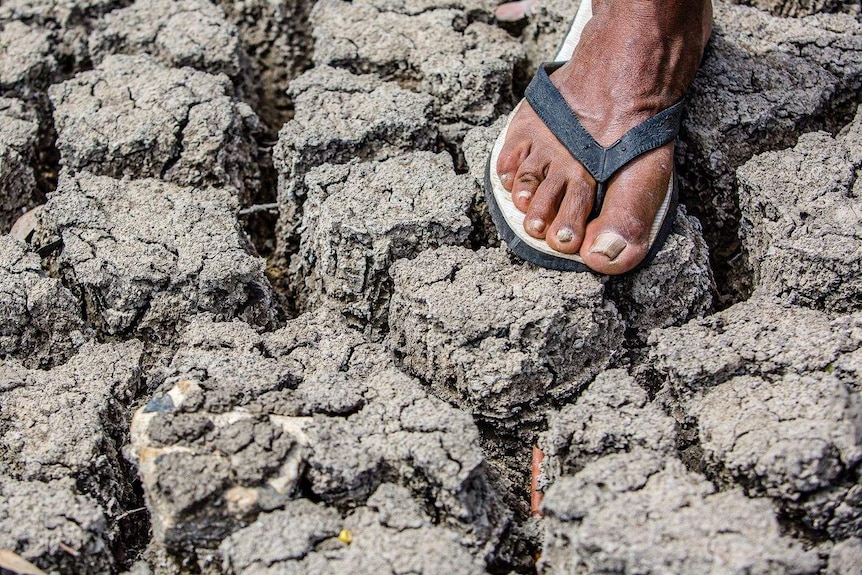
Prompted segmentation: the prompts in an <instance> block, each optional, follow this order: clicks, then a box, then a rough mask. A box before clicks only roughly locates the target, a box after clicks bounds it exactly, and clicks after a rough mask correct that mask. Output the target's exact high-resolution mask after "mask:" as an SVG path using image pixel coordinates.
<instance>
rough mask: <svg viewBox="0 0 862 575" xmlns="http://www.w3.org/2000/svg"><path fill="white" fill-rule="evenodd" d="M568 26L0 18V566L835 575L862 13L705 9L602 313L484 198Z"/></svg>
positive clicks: (480, 19)
mask: <svg viewBox="0 0 862 575" xmlns="http://www.w3.org/2000/svg"><path fill="white" fill-rule="evenodd" d="M576 5H577V1H575V2H563V1H562V0H546V1H543V2H541V4H540V5H539V6H538V7H537V8H536V9H535V11H534V13H533V14H532V15H531V16H530V17H529V18H528V19H527V20H525V21H523V22H521V23H517V24H515V25H509V24H507V25H506V28H505V29H504V28H502V27H500V26H498V25H497V23H496V22H495V21H494V18H493V12H494V9H495V8H496V2H489V1H488V0H353V1H352V2H345V1H342V0H319V1H317V2H304V1H302V2H300V1H297V2H290V3H288V2H271V1H269V0H242V1H239V0H236V1H234V0H218V1H210V0H181V1H176V2H174V1H168V0H67V1H58V0H8V1H7V0H4V1H3V2H0V189H1V190H2V193H3V195H2V201H0V232H2V233H3V234H5V235H3V236H2V237H0V550H3V551H7V552H11V553H14V554H17V555H19V556H20V557H22V558H23V559H26V560H27V561H30V562H32V563H33V564H34V565H36V566H38V567H39V568H40V569H41V570H43V571H44V572H51V573H124V572H128V573H136V574H145V573H146V574H153V573H158V574H181V573H205V574H233V573H237V574H238V573H244V574H253V573H266V574H273V575H274V574H282V573H284V574H288V573H297V574H299V573H303V574H305V573H319V574H328V573H359V574H362V573H367V574H374V575H382V574H389V573H391V574H393V575H395V574H403V573H415V574H425V575H431V574H441V575H442V574H450V573H465V574H466V573H491V574H496V573H535V572H536V571H537V570H538V572H540V573H543V574H557V573H560V574H562V573H597V574H598V573H604V574H607V573H615V574H621V575H622V574H626V575H627V574H631V575H634V574H641V573H651V574H664V573H668V574H670V573H717V574H718V573H721V574H725V573H727V574H743V573H788V574H791V573H792V574H803V573H804V574H808V573H811V574H824V575H825V574H841V575H844V574H849V573H855V572H858V571H860V569H862V539H860V535H862V487H860V485H862V400H860V395H859V394H860V391H862V299H860V296H859V293H860V288H862V266H860V261H862V236H860V231H859V230H860V223H862V222H860V219H859V218H860V213H862V206H860V205H858V203H859V202H858V196H859V194H860V187H859V175H860V173H862V112H860V111H857V107H858V103H859V100H860V88H862V58H860V56H862V20H860V18H862V16H860V11H859V7H858V3H853V2H846V1H842V0H744V1H743V0H740V1H739V2H735V3H727V2H725V1H718V0H716V2H715V13H716V19H715V20H716V21H715V34H714V38H713V40H712V42H711V44H710V46H709V48H708V50H707V54H706V57H705V59H704V62H703V66H702V69H701V71H700V72H699V74H698V77H697V79H696V81H695V84H694V86H693V87H692V89H691V91H690V95H689V101H688V107H687V114H686V118H685V120H684V125H683V130H682V133H681V135H680V139H679V147H678V149H679V153H678V162H679V167H680V174H681V176H682V178H683V198H682V199H683V204H684V206H681V207H680V208H679V213H678V214H677V219H676V223H675V226H674V233H673V234H672V235H671V236H670V237H669V238H668V241H667V243H666V245H665V247H664V248H663V249H662V250H661V251H660V253H659V254H658V255H657V257H656V259H655V260H654V262H653V263H652V265H651V266H649V267H648V268H647V269H644V270H641V271H639V272H637V273H636V274H633V275H631V276H628V277H624V278H602V277H597V276H594V275H591V274H564V273H559V272H553V271H549V270H543V269H538V268H536V267H534V266H531V265H529V264H525V263H523V262H519V261H517V260H516V259H515V258H513V257H512V256H511V255H510V254H509V253H508V252H507V251H506V250H505V249H504V248H502V247H501V246H500V242H499V240H498V239H497V235H496V232H495V230H494V228H493V225H492V224H491V222H490V220H489V217H488V214H487V208H486V206H485V202H484V198H483V191H482V186H483V179H484V171H485V162H486V158H487V156H488V153H489V150H490V146H491V145H492V143H493V141H494V139H495V138H496V136H497V134H498V132H499V130H500V128H501V126H502V122H503V121H504V118H505V115H506V113H507V112H508V111H509V110H510V109H511V108H512V106H513V105H514V104H515V102H516V101H517V99H518V98H519V97H520V95H521V94H520V91H522V90H523V87H524V78H525V77H527V76H526V75H527V74H528V73H529V71H530V69H531V68H532V67H534V66H535V65H536V64H537V63H538V62H539V61H541V60H544V59H546V58H547V55H548V53H549V52H551V51H553V49H554V48H555V46H556V43H557V42H558V40H559V38H560V37H561V35H562V34H563V33H564V32H565V30H566V29H567V27H568V23H569V21H570V19H571V17H572V15H573V14H574V12H575V9H576V7H577V6H576ZM34 208H36V209H34ZM273 210H274V211H273ZM276 212H277V213H276ZM261 214H263V215H262V216H261ZM13 224H14V229H13ZM7 232H8V233H7ZM254 246H259V247H265V248H266V249H267V250H268V251H267V252H266V253H258V252H257V251H256V249H255V247H254ZM533 444H537V445H538V446H539V447H541V448H542V450H543V451H544V453H545V459H544V461H543V463H542V465H541V467H540V475H539V477H538V484H539V489H540V490H541V491H543V492H544V493H545V499H544V504H543V513H544V518H542V519H537V518H530V517H529V490H528V488H527V486H528V485H529V479H530V477H529V463H530V450H531V446H532V445H533ZM0 570H2V569H0Z"/></svg>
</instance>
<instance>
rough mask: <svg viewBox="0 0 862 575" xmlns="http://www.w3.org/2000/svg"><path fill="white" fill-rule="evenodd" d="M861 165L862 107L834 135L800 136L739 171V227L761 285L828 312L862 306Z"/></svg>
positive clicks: (781, 295)
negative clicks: (787, 147)
mask: <svg viewBox="0 0 862 575" xmlns="http://www.w3.org/2000/svg"><path fill="white" fill-rule="evenodd" d="M860 167H862V112H860V113H859V115H857V117H856V120H855V121H854V123H853V124H852V125H851V126H850V127H849V128H848V131H847V132H846V133H845V134H843V135H841V136H839V137H838V138H833V137H832V136H830V135H829V134H825V133H822V132H819V133H814V134H805V135H803V136H802V137H801V138H800V139H799V143H798V144H797V145H796V146H795V147H794V148H793V149H792V150H783V151H780V152H769V153H766V154H763V155H761V156H757V157H755V158H754V159H752V160H751V161H749V162H748V163H747V164H745V165H744V166H743V167H742V168H740V169H739V171H738V172H737V175H738V178H739V192H740V193H739V199H740V207H741V209H742V212H743V220H742V222H741V224H740V228H741V232H742V239H743V243H744V245H745V247H746V249H747V250H748V252H749V256H750V261H751V263H752V265H753V267H754V269H755V272H756V280H757V282H758V284H759V289H761V290H762V291H764V292H767V293H769V294H772V295H776V296H778V297H780V298H782V299H784V300H786V301H787V302H789V303H793V304H798V305H806V306H811V307H816V308H819V309H824V310H829V311H833V310H837V311H847V310H854V309H859V308H860V307H862V250H860V249H859V246H860V241H862V199H860V195H862V183H860V181H859V179H858V177H857V172H858V170H859V168H860Z"/></svg>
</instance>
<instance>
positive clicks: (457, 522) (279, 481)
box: [131, 309, 508, 572]
mask: <svg viewBox="0 0 862 575" xmlns="http://www.w3.org/2000/svg"><path fill="white" fill-rule="evenodd" d="M150 381H152V382H155V381H160V382H162V383H160V384H159V387H158V391H157V392H156V393H155V395H153V396H152V397H151V399H150V400H149V401H148V403H147V404H146V405H145V406H144V407H142V408H141V409H139V410H138V412H137V414H136V415H135V417H134V419H133V422H132V449H131V454H132V457H133V459H134V460H135V462H136V464H137V466H138V470H139V473H140V475H141V479H142V481H143V484H144V487H145V491H146V493H147V500H148V504H149V507H150V509H151V511H152V513H153V527H154V531H155V536H156V540H157V541H158V542H159V543H162V544H164V545H167V546H168V547H169V548H171V549H175V550H177V549H185V550H186V551H189V550H194V549H195V548H201V549H200V550H198V553H199V554H200V553H203V549H205V548H206V547H213V546H215V545H218V543H219V541H222V540H224V539H225V537H227V536H228V535H230V534H231V533H232V532H235V531H237V530H238V529H240V528H243V527H245V526H246V525H249V527H247V528H246V529H245V530H244V531H239V532H237V533H236V534H235V535H233V536H231V537H230V538H229V539H227V540H225V542H224V543H223V544H222V547H221V552H222V553H223V554H224V558H225V561H229V562H231V563H232V564H234V565H235V566H236V568H237V569H239V570H240V571H242V570H243V569H245V568H247V567H249V566H250V565H252V564H254V563H255V562H261V561H262V562H265V563H268V562H270V561H274V559H271V558H268V556H267V553H269V552H267V551H265V550H262V549H259V550H258V551H257V552H256V553H257V554H251V555H250V553H251V551H250V550H249V549H248V546H249V545H250V543H249V542H247V540H246V538H247V537H249V536H250V534H253V533H257V532H260V531H261V530H263V531H268V530H269V529H270V527H268V526H269V525H271V524H272V522H273V521H279V519H278V518H279V517H291V516H293V515H294V514H293V513H289V511H290V510H292V509H297V510H306V512H307V513H312V511H308V510H313V515H314V514H316V515H318V516H320V517H322V518H325V517H334V518H336V523H338V524H340V521H341V515H340V514H339V513H338V512H337V511H336V509H341V510H347V509H350V508H353V507H356V506H362V505H367V506H368V507H369V508H371V509H376V510H377V511H378V513H379V514H380V517H378V518H376V519H375V518H374V516H373V515H371V516H366V515H367V514H368V513H370V511H366V512H365V513H364V514H363V513H360V512H356V513H355V514H354V515H353V516H352V518H351V519H349V520H348V524H349V525H353V524H355V525H356V531H357V533H356V537H357V539H358V538H359V537H360V536H362V537H364V538H371V539H377V537H375V536H373V535H372V534H373V533H375V531H380V530H382V533H381V537H380V541H379V542H377V543H372V545H376V544H383V545H386V546H387V547H389V548H390V551H389V553H394V552H395V548H394V547H392V546H393V545H396V547H397V542H398V541H403V543H404V544H405V545H418V544H419V543H420V542H421V541H422V539H423V538H422V537H421V535H422V534H428V536H429V537H431V538H432V539H435V538H436V539H438V540H440V542H441V543H440V544H443V542H445V541H447V540H448V541H450V542H454V541H457V542H459V543H460V545H462V546H464V547H459V546H458V545H456V549H460V551H457V552H454V553H455V554H456V555H458V554H459V553H460V555H462V556H463V557H462V560H463V561H466V564H474V563H475V564H476V565H479V566H484V559H483V558H484V557H485V555H486V554H490V553H492V552H493V551H494V548H495V546H496V545H497V544H498V542H499V541H498V540H499V537H500V534H501V533H502V531H503V530H504V529H505V527H506V524H507V521H508V519H507V513H506V512H505V510H504V509H503V508H502V506H501V505H500V504H499V503H498V502H497V499H496V495H495V494H494V493H493V492H492V491H491V490H490V488H489V486H488V483H487V480H486V477H485V460H484V457H483V454H482V451H481V449H480V448H479V445H478V442H479V434H478V430H476V428H475V426H474V424H473V422H472V421H471V419H470V417H469V416H468V415H467V414H465V413H463V412H461V411H459V410H457V409H455V408H453V407H450V406H447V405H446V404H445V403H443V402H442V401H440V400H439V399H436V398H433V397H431V396H429V395H428V394H427V393H426V392H425V391H424V390H423V388H422V386H421V385H420V384H419V383H418V382H417V381H416V380H414V379H412V378H410V377H408V376H406V375H404V374H402V373H400V372H399V371H397V370H396V369H395V368H394V366H393V365H392V361H391V358H390V357H389V355H388V354H387V353H386V351H385V349H384V348H382V347H381V346H379V345H373V344H367V343H365V340H364V338H363V337H362V335H361V333H360V332H358V331H354V330H352V329H351V328H349V327H347V325H346V324H345V323H344V321H343V320H342V319H341V318H340V316H339V314H338V313H337V312H334V311H331V310H326V309H323V310H320V311H318V312H316V313H315V314H307V315H303V316H300V317H299V318H297V319H295V320H291V321H290V322H288V323H287V325H286V326H285V327H283V328H282V329H280V330H277V331H275V332H271V333H269V334H263V335H261V334H258V333H257V332H255V331H254V330H253V329H252V328H251V327H249V326H247V325H245V324H243V323H240V322H232V323H213V322H211V321H210V320H208V319H204V318H201V319H200V320H197V321H195V322H193V323H192V324H191V325H190V327H189V328H188V330H187V331H186V332H185V334H184V335H183V338H182V340H181V343H180V348H179V351H178V352H177V354H176V355H175V357H174V359H173V362H172V363H171V365H170V366H168V367H166V368H157V369H156V370H155V372H154V373H153V374H151V375H150ZM191 477H198V478H200V477H206V478H207V479H206V481H198V480H195V481H190V478H191ZM300 480H302V484H300ZM393 482H394V483H397V484H400V485H401V486H402V487H396V486H394V485H388V484H389V483H393ZM387 485H388V486H387ZM381 490H383V492H384V493H383V494H382V493H381ZM375 491H376V492H377V494H376V495H373V494H374V493H375ZM392 491H395V493H390V492H392ZM386 493H389V495H386ZM396 495H397V497H396ZM390 496H391V497H390ZM297 498H300V499H301V500H300V501H295V499H297ZM304 498H309V499H311V500H312V501H321V502H322V503H325V504H327V505H330V506H333V508H324V507H323V506H315V505H312V503H310V502H308V501H305V499H304ZM390 498H391V499H392V500H393V501H392V502H391V503H390V502H388V501H387V500H388V499H390ZM396 504H397V505H401V506H406V507H407V508H408V509H409V508H415V509H417V510H423V511H421V512H419V513H418V514H417V516H418V517H419V519H417V521H418V522H419V523H418V524H417V525H415V526H413V523H411V521H412V519H410V518H409V517H410V516H409V515H405V516H404V517H401V516H399V514H398V513H396V512H395V511H388V512H387V511H386V509H385V508H386V507H387V506H390V505H396ZM280 508H285V509H286V511H282V512H277V513H276V514H273V515H266V514H263V515H260V516H258V514H260V513H261V512H268V511H273V510H276V509H280ZM429 512H430V513H431V515H430V516H428V515H426V514H427V513H429ZM301 517H302V513H301V512H299V511H297V516H296V517H295V520H296V521H298V523H297V525H302V526H303V529H309V530H311V531H310V533H309V534H308V535H307V536H305V535H303V536H301V537H300V536H299V535H298V534H296V533H294V532H293V530H291V529H288V525H290V524H286V525H285V526H283V527H280V528H279V530H280V532H281V533H282V535H277V537H276V539H274V540H273V541H272V551H271V552H272V553H282V552H284V555H282V556H280V559H281V560H282V561H284V562H287V563H286V564H285V565H283V566H281V567H278V568H275V567H274V569H276V571H278V570H279V569H288V570H289V569H293V570H295V571H297V572H302V569H303V568H304V567H303V565H304V564H303V563H301V560H302V558H303V557H304V556H305V555H306V554H307V553H308V552H310V551H311V548H313V547H314V545H315V543H316V541H317V539H316V538H318V537H321V536H320V535H315V534H316V533H320V532H321V530H322V533H324V534H325V535H324V536H323V538H330V539H331V538H332V537H334V536H337V535H338V530H337V529H336V530H335V531H334V532H331V531H332V530H331V529H327V528H326V527H325V525H326V522H325V521H324V520H323V519H319V520H317V521H318V522H319V523H315V522H311V523H309V522H308V521H311V520H310V519H309V520H305V519H301ZM387 517H390V518H389V519H387ZM256 518H257V519H256ZM372 519H374V520H373V521H371V520H372ZM399 520H404V521H408V523H410V524H409V525H404V526H399V525H398V524H397V522H398V521H399ZM369 521H370V522H369ZM387 521H389V522H392V523H393V525H392V526H391V528H392V529H393V530H396V531H397V530H399V527H400V528H401V529H408V528H414V527H415V528H416V529H420V528H421V530H420V531H418V532H417V533H415V534H412V535H411V534H409V533H407V534H398V533H395V532H390V531H389V530H387V529H385V527H386V526H387ZM351 522H352V523H351ZM378 523H379V524H380V525H377V524H378ZM347 528H349V527H347ZM363 529H369V530H370V532H369V533H368V534H364V531H363ZM360 534H364V535H360ZM384 536H385V537H384ZM278 537H286V538H290V537H295V538H297V539H299V540H300V541H302V540H306V539H307V542H306V543H304V544H305V545H307V546H309V548H308V549H305V550H304V551H303V550H302V549H300V550H298V551H297V552H296V553H297V554H296V555H291V554H290V552H287V551H286V550H287V549H292V548H293V547H294V546H295V545H297V544H298V543H291V542H290V541H292V540H289V541H285V542H284V543H281V541H282V540H281V539H279V538H278ZM386 537H388V538H392V539H394V541H395V542H396V543H389V544H387V543H383V541H384V540H385V538H386ZM252 540H253V539H252ZM451 544H452V543H450V545H451ZM282 545H283V547H282ZM361 549H363V545H362V544H361V543H360V545H358V546H357V550H356V552H357V553H359V550H361ZM371 549H372V550H373V549H375V548H374V547H372V548H371ZM467 549H473V554H472V556H471V554H469V553H468V552H467ZM372 550H369V551H366V552H365V553H374V552H373V551H372ZM213 552H214V551H213ZM261 553H262V555H261ZM426 553H427V552H426ZM363 556H365V555H363V554H362V553H359V558H361V557H363ZM359 558H357V557H355V556H353V555H349V556H348V557H345V558H343V559H341V560H344V561H354V562H355V561H357V560H359ZM309 559H310V558H309ZM318 560H319V561H320V560H322V557H321V558H318ZM333 560H334V559H333ZM418 560H419V559H417V561H418ZM422 561H424V562H425V563H428V564H429V565H430V558H426V559H424V560H422ZM334 566H335V564H333V567H334ZM249 568H250V567H249Z"/></svg>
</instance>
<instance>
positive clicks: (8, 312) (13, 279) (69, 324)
mask: <svg viewBox="0 0 862 575" xmlns="http://www.w3.org/2000/svg"><path fill="white" fill-rule="evenodd" d="M0 294H2V297H0V317H2V318H3V321H2V323H0V358H7V357H15V358H17V359H18V360H19V361H22V362H24V363H25V364H26V365H27V366H28V367H51V366H53V365H56V364H60V363H63V362H64V361H65V360H66V359H68V358H69V357H71V356H72V355H73V354H74V353H75V351H76V350H77V349H78V348H79V347H80V346H81V345H82V344H83V343H84V342H85V341H86V340H87V339H89V338H91V337H92V335H93V333H92V330H91V329H90V328H89V327H88V326H87V325H86V323H85V322H84V320H83V318H82V317H81V313H80V310H79V303H78V300H77V299H75V297H74V296H73V295H72V292H70V291H69V290H68V289H66V288H65V287H63V284H61V283H60V281H59V280H57V279H54V278H50V277H47V276H46V275H45V273H44V272H43V271H42V267H41V263H40V260H39V256H38V255H36V254H35V253H32V252H29V251H27V249H26V246H25V244H22V243H20V242H18V241H17V240H15V239H13V238H12V237H11V236H0Z"/></svg>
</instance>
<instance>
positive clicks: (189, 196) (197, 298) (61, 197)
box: [42, 172, 273, 344]
mask: <svg viewBox="0 0 862 575" xmlns="http://www.w3.org/2000/svg"><path fill="white" fill-rule="evenodd" d="M235 195H236V194H235V192H231V191H230V189H229V188H228V189H216V188H182V187H179V186H176V185H174V184H170V183H167V182H162V181H159V180H154V179H146V180H131V181H130V180H115V179H113V178H108V177H104V176H94V175H92V174H89V173H86V172H81V173H79V174H77V175H71V174H69V173H66V172H64V173H63V174H61V177H60V183H59V186H58V188H57V192H56V193H55V194H54V195H53V196H52V198H51V200H50V201H49V202H48V203H47V204H46V205H45V208H44V211H43V212H42V220H43V224H44V227H45V229H46V230H47V233H49V234H53V235H55V236H58V237H59V238H61V239H62V242H63V248H62V251H60V253H59V255H58V256H57V264H58V267H59V273H60V275H61V277H63V278H64V281H65V282H66V284H67V285H69V286H70V287H71V289H72V290H73V292H74V293H75V294H76V295H77V296H79V297H80V298H81V299H82V300H83V301H84V303H85V306H86V316H87V319H88V320H89V321H90V322H91V323H92V324H93V326H94V327H96V328H97V329H98V330H99V331H100V332H101V333H103V334H124V333H125V334H128V333H132V332H139V333H145V334H148V337H150V338H154V339H156V340H159V341H161V343H162V344H167V343H169V342H170V340H171V339H172V337H173V334H174V333H175V331H176V330H177V329H178V324H179V326H180V327H181V326H182V323H183V322H185V321H188V319H189V318H190V316H192V315H194V314H196V313H199V312H209V313H212V314H214V315H215V317H217V318H221V319H231V318H234V317H238V318H242V319H244V320H245V321H248V322H250V323H252V324H255V325H266V324H268V323H269V322H270V321H271V320H272V318H273V309H272V301H271V300H272V294H271V288H270V286H269V282H268V281H267V279H266V276H265V275H264V261H263V260H262V259H260V258H258V257H255V256H253V255H251V254H249V252H248V247H247V240H246V239H245V237H244V236H243V234H242V232H241V231H240V229H239V225H238V223H237V221H236V217H235V213H236V210H237V203H236V199H235Z"/></svg>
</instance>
